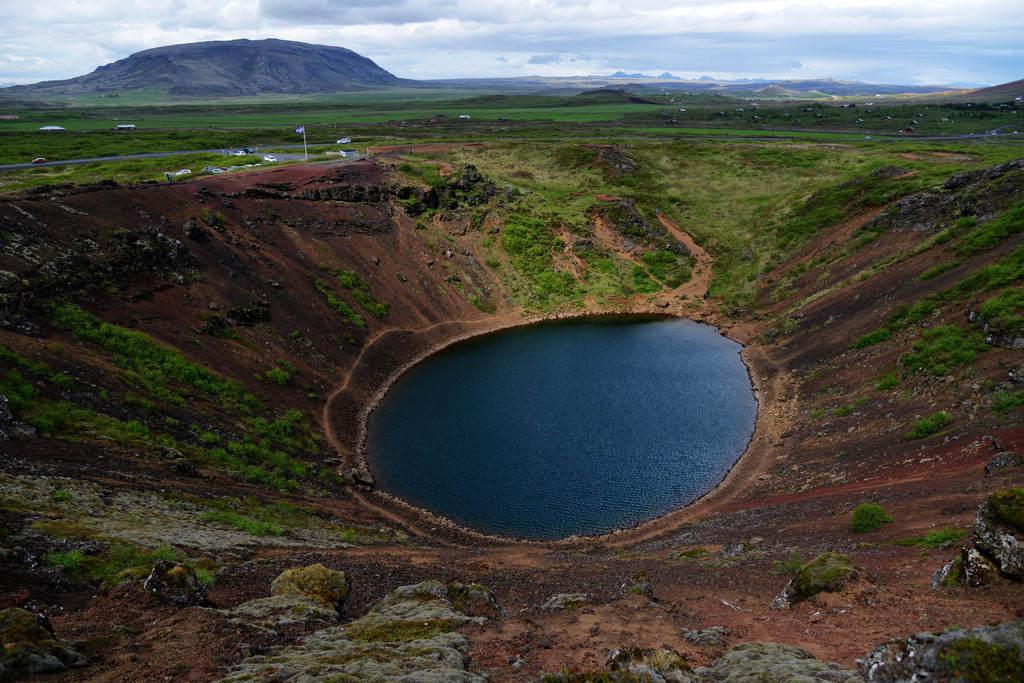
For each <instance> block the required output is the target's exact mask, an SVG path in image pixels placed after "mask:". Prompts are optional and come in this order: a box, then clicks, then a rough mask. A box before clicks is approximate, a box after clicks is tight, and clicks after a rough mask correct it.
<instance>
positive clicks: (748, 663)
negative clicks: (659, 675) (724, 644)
mask: <svg viewBox="0 0 1024 683" xmlns="http://www.w3.org/2000/svg"><path fill="white" fill-rule="evenodd" d="M695 673H696V674H697V675H698V676H700V679H699V680H700V681H702V683H748V682H750V681H757V682H758V683H793V682H795V681H800V682H801V683H863V679H861V677H860V676H858V675H857V672H856V671H848V670H845V669H843V668H842V667H841V666H839V665H838V664H834V663H831V662H822V661H820V660H817V659H815V658H814V656H813V655H812V654H811V653H810V652H808V651H807V650H804V649H802V648H799V647H793V646H792V645H780V644H778V643H743V644H742V645H737V646H735V647H732V648H730V649H729V651H728V652H726V653H725V654H724V655H723V656H722V657H721V658H720V659H718V660H717V661H716V662H715V663H714V664H712V665H711V666H708V667H702V668H700V669H697V670H696V672H695Z"/></svg>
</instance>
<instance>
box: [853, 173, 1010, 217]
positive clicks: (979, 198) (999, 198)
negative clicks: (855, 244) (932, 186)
mask: <svg viewBox="0 0 1024 683" xmlns="http://www.w3.org/2000/svg"><path fill="white" fill-rule="evenodd" d="M1021 197H1024V160H1016V161H1011V162H1008V163H1005V164H999V165H997V166H993V167H991V168H986V169H982V170H978V171H968V172H964V173H957V174H956V175H953V176H951V177H950V178H949V179H948V180H947V181H946V183H945V185H944V186H943V190H942V191H935V190H926V191H923V192H918V193H915V194H911V195H908V196H906V197H904V198H902V199H900V200H898V201H896V202H895V203H894V204H893V205H892V206H891V207H889V208H888V209H887V210H886V211H885V213H883V214H882V215H881V216H879V217H878V218H876V219H874V220H873V221H871V222H869V223H868V224H867V225H865V226H864V230H870V231H889V230H917V231H922V232H933V231H936V230H939V229H941V228H943V227H945V226H946V225H948V224H949V223H950V222H951V220H954V219H956V218H958V217H961V216H972V217H977V218H978V219H979V220H984V219H986V218H988V217H990V216H992V215H994V214H996V213H998V212H999V211H1002V210H1003V209H1005V208H1007V207H1009V206H1010V205H1011V204H1013V203H1014V202H1015V201H1017V200H1019V199H1020V198H1021Z"/></svg>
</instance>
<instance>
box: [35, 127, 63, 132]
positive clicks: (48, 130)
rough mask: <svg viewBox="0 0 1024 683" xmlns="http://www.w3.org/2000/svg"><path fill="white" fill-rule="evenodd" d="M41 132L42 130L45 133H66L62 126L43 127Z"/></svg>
mask: <svg viewBox="0 0 1024 683" xmlns="http://www.w3.org/2000/svg"><path fill="white" fill-rule="evenodd" d="M39 130H41V131H42V132H44V133H60V132H63V131H64V129H63V128H61V127H60V126H43V127H42V128H40V129H39Z"/></svg>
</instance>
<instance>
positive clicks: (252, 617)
mask: <svg viewBox="0 0 1024 683" xmlns="http://www.w3.org/2000/svg"><path fill="white" fill-rule="evenodd" d="M223 614H224V615H225V616H226V617H227V618H228V620H230V621H231V622H232V623H234V624H238V625H241V626H247V627H249V628H252V629H255V630H257V631H263V632H267V633H274V632H276V631H277V630H278V629H279V628H281V627H286V626H292V625H302V626H304V627H311V628H325V627H327V626H332V625H334V624H336V623H338V619H339V618H340V615H339V614H338V610H336V609H334V608H333V607H325V606H324V605H323V604H321V603H320V602H318V601H316V600H311V599H309V598H306V597H303V596H300V595H277V596H271V597H268V598H256V599H254V600H247V601H245V602H243V603H242V604H240V605H238V606H237V607H235V608H233V609H230V610H225V611H224V612H223Z"/></svg>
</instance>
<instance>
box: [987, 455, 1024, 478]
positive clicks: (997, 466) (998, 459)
mask: <svg viewBox="0 0 1024 683" xmlns="http://www.w3.org/2000/svg"><path fill="white" fill-rule="evenodd" d="M1021 465H1024V457H1022V456H1021V455H1020V454H1019V453H1014V452H1013V451H1001V452H999V453H996V454H995V455H994V456H992V459H991V460H989V461H988V462H987V463H986V464H985V474H987V475H988V476H990V477H994V476H995V475H997V474H1001V473H1002V472H1001V471H1002V470H1006V469H1011V468H1014V467H1020V466H1021Z"/></svg>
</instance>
